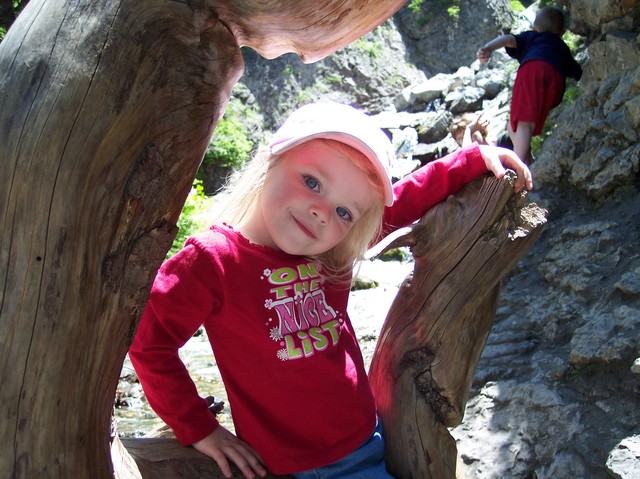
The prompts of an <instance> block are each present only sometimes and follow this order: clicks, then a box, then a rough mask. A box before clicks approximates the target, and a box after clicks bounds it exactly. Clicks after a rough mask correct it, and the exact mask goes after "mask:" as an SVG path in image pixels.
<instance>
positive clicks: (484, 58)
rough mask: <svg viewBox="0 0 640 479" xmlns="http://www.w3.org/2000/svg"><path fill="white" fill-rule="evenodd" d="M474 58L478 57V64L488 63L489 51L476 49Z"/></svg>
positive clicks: (483, 48)
mask: <svg viewBox="0 0 640 479" xmlns="http://www.w3.org/2000/svg"><path fill="white" fill-rule="evenodd" d="M476 56H477V57H478V60H480V63H487V62H488V61H489V58H491V50H489V49H488V48H485V47H482V48H480V49H478V52H477V53H476Z"/></svg>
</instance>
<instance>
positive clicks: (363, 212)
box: [129, 103, 532, 478]
mask: <svg viewBox="0 0 640 479" xmlns="http://www.w3.org/2000/svg"><path fill="white" fill-rule="evenodd" d="M392 159H393V149H392V146H391V142H390V141H389V139H388V138H387V136H386V135H385V134H384V133H383V132H382V130H380V129H379V128H378V127H377V126H376V124H375V122H374V121H373V120H372V119H371V118H370V117H368V116H367V115H365V114H364V113H362V112H360V111H358V110H356V109H354V108H351V107H349V106H346V105H341V104H334V103H326V104H310V105H306V106H303V107H301V108H300V109H298V110H297V111H295V112H294V113H293V114H292V115H291V116H290V117H289V118H288V120H287V121H286V122H285V123H284V124H283V125H282V127H281V128H280V129H279V130H278V131H277V132H276V133H275V134H274V136H273V138H272V140H271V142H270V144H269V146H268V148H267V149H266V150H264V151H261V152H258V154H257V155H256V156H255V158H254V159H253V160H252V161H250V162H248V164H247V165H246V167H245V168H244V169H243V170H242V171H241V172H239V174H237V175H236V177H235V178H234V179H233V180H232V181H231V183H230V185H229V186H228V188H227V189H226V190H225V192H224V193H223V195H222V198H221V200H220V201H219V202H218V203H219V205H220V211H219V214H218V216H217V217H216V218H215V224H214V225H213V226H212V227H211V229H210V230H209V231H207V232H204V233H201V234H198V235H196V236H194V237H193V238H190V239H189V240H188V241H187V242H186V244H185V246H184V248H183V249H182V250H181V251H180V252H179V253H178V254H176V255H175V256H173V257H172V258H171V259H169V260H168V261H166V262H165V263H164V264H163V265H162V267H161V268H160V270H159V271H158V274H157V276H156V279H155V282H154V284H153V288H152V290H151V295H150V298H149V301H148V303H147V305H146V307H145V310H144V313H143V315H142V318H141V321H140V324H139V327H138V331H137V333H136V335H135V338H134V340H133V344H132V345H131V349H130V352H129V354H130V358H131V361H132V363H133V365H134V367H135V369H136V371H137V373H138V376H139V379H140V382H141V384H142V386H143V389H144V392H145V394H146V396H147V399H148V401H149V404H150V405H151V407H152V408H153V409H154V410H155V411H156V413H157V414H158V415H159V416H160V417H161V418H162V419H163V420H164V421H165V422H166V424H168V425H169V426H170V427H171V428H172V429H173V431H174V433H175V435H176V437H177V438H178V440H179V441H180V442H181V443H182V444H184V445H193V446H194V447H195V448H196V449H197V450H199V451H200V452H202V453H204V454H206V455H208V456H210V457H212V458H213V459H214V460H215V461H216V462H217V463H218V465H219V466H220V468H221V470H222V472H223V474H224V475H225V476H226V477H231V467H230V463H234V464H235V465H236V466H237V467H238V468H239V469H240V470H241V471H242V473H243V474H244V476H245V477H247V478H253V477H255V476H256V475H258V476H264V475H265V474H266V471H267V470H269V471H271V472H272V473H275V474H293V475H294V476H295V477H296V478H311V477H314V478H315V477H320V476H318V475H317V474H318V473H321V474H325V475H323V476H322V477H336V478H337V477H352V478H353V477H367V478H390V477H391V476H390V475H389V474H388V473H387V472H386V468H385V464H384V459H383V453H384V444H383V440H382V434H381V425H380V424H379V422H378V419H377V415H376V405H375V401H374V397H373V394H372V391H371V389H370V386H369V382H368V380H367V373H366V371H365V366H364V361H363V358H362V354H361V351H360V348H359V346H358V343H357V339H356V334H355V331H354V328H353V326H352V324H351V321H350V320H349V317H348V314H347V301H348V299H349V287H350V283H351V276H352V271H353V267H354V263H355V262H356V261H357V260H359V259H361V258H362V257H363V255H364V253H365V252H366V250H367V249H368V247H369V246H370V245H371V244H372V242H374V240H377V239H380V238H381V237H382V233H383V232H384V233H389V232H391V231H393V230H394V229H397V228H399V227H403V226H406V225H409V224H411V223H413V222H414V221H416V220H417V219H419V218H420V217H422V216H423V214H424V213H425V212H426V211H427V210H428V209H429V208H431V207H432V206H434V205H435V204H437V203H439V202H440V201H442V200H444V199H445V198H446V197H447V196H448V195H450V194H452V193H455V192H456V191H458V190H459V189H460V188H462V186H464V184H465V183H467V182H469V181H471V180H473V179H475V178H476V177H478V176H480V175H482V174H484V173H486V172H487V171H488V170H489V171H491V172H493V173H494V174H495V175H496V176H497V177H502V176H503V175H504V173H505V169H504V167H503V165H502V163H504V165H506V166H507V167H509V168H511V169H513V170H515V171H516V173H517V175H518V178H517V181H516V184H515V186H514V188H515V190H516V191H519V190H521V189H522V188H527V189H531V188H532V180H531V174H530V172H529V170H528V168H527V167H526V166H525V165H524V164H523V163H522V162H521V161H520V160H519V159H518V158H517V157H516V156H515V155H514V154H513V152H511V151H509V150H505V149H501V148H498V147H491V146H478V145H475V144H474V145H472V146H471V147H469V148H465V149H461V150H458V151H456V152H455V153H452V154H451V155H449V156H447V157H445V158H443V159H441V160H437V161H434V162H431V163H429V164H427V165H425V166H424V167H422V168H420V169H419V170H417V171H416V172H414V173H412V174H411V175H410V176H409V177H407V178H405V179H403V180H401V181H399V182H397V183H396V184H395V185H393V186H392V184H391V181H390V179H389V176H388V173H387V171H388V166H389V163H390V161H391V160H392ZM501 161H502V163H501ZM201 325H204V327H205V330H206V332H207V335H208V338H209V341H210V342H211V345H212V348H213V352H214V354H215V357H216V361H217V364H218V367H219V369H220V372H221V375H222V378H223V381H224V384H225V388H226V390H227V393H228V398H229V403H230V407H231V412H232V416H233V421H234V427H235V432H236V434H237V435H234V434H232V433H231V432H230V431H229V430H227V429H226V428H224V427H223V426H221V425H219V424H218V422H217V420H216V418H215V416H214V415H213V414H212V413H211V412H210V411H209V408H208V404H207V402H206V400H205V399H203V398H201V397H199V395H198V392H197V390H196V387H195V385H194V383H193V381H192V380H191V378H190V377H189V374H188V371H187V369H186V368H185V366H184V364H183V363H182V361H181V360H180V358H179V355H178V349H179V348H180V347H181V346H183V345H184V344H185V343H186V342H187V341H188V340H189V339H190V338H191V336H192V335H193V334H194V333H195V332H196V330H197V329H198V328H199V327H200V326H201Z"/></svg>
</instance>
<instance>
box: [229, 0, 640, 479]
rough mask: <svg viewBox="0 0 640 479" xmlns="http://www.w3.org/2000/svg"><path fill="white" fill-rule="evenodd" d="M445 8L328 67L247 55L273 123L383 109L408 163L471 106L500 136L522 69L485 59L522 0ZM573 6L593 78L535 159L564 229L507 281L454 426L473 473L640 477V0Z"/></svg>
mask: <svg viewBox="0 0 640 479" xmlns="http://www.w3.org/2000/svg"><path fill="white" fill-rule="evenodd" d="M427 3H429V2H427ZM431 3H432V5H433V6H432V7H430V8H429V9H427V8H426V7H423V9H422V10H421V11H420V12H419V13H420V14H419V15H416V14H415V12H411V11H410V10H409V9H408V8H405V9H403V10H401V11H400V12H399V13H398V14H397V15H396V16H395V18H394V19H393V20H392V21H389V22H387V23H386V24H385V25H384V26H383V27H382V28H381V29H378V30H377V31H376V32H374V33H372V34H370V35H367V36H366V37H364V38H363V39H361V40H359V41H358V42H356V43H354V44H353V45H351V46H349V47H347V48H345V49H344V50H343V51H341V52H338V53H336V54H334V55H332V56H331V57H329V58H327V59H325V60H323V61H322V62H319V63H316V64H313V65H302V64H300V63H299V62H298V61H297V60H296V59H295V58H289V57H285V58H280V59H277V60H273V61H270V62H267V61H264V60H260V59H258V58H257V57H256V56H254V55H253V54H251V52H246V55H245V59H246V62H247V66H246V73H245V75H244V77H243V79H242V82H243V84H244V85H246V87H247V90H248V92H249V94H250V95H251V96H252V98H254V99H255V102H256V105H257V106H258V107H259V109H260V110H261V111H262V114H263V115H264V116H265V127H266V129H267V130H269V129H271V128H272V127H273V126H274V125H275V124H278V123H279V122H280V121H281V120H282V118H283V117H284V115H286V113H287V112H288V111H289V110H290V109H291V108H293V107H294V106H296V105H297V104H300V103H303V102H305V101H309V100H315V99H321V98H322V99H324V98H331V99H334V100H341V101H345V102H348V103H351V104H354V105H358V106H360V107H362V108H364V109H365V110H368V111H369V112H370V113H372V114H379V115H378V116H377V118H379V121H380V122H381V125H382V126H384V127H385V128H387V130H388V131H389V132H390V134H394V141H395V142H396V145H397V147H398V150H399V153H400V154H399V156H400V157H401V158H404V159H405V161H408V162H409V166H408V167H407V168H409V167H412V165H413V164H414V163H411V162H412V161H413V162H415V161H416V160H417V161H420V162H424V161H428V160H429V159H431V158H433V157H435V156H438V155H440V154H443V153H446V152H447V151H449V150H450V149H451V148H455V143H453V141H452V139H451V137H450V135H448V130H447V127H448V124H449V123H450V121H451V119H452V118H453V117H454V116H455V115H457V114H460V113H462V112H463V111H476V110H482V111H484V112H485V114H487V115H488V116H489V117H490V118H491V121H492V127H493V128H494V129H495V131H494V135H497V134H498V133H499V132H500V131H501V130H502V129H503V128H504V124H505V121H506V115H507V113H508V102H509V91H510V90H509V88H510V85H511V84H512V79H513V75H514V73H515V69H516V66H517V65H513V63H512V62H510V61H509V60H508V59H507V58H506V57H504V56H500V55H496V58H495V59H494V60H492V62H491V64H489V66H488V67H482V68H481V67H480V66H479V65H478V64H477V63H474V59H475V58H474V55H475V51H476V50H477V47H478V46H479V45H480V44H482V43H484V42H485V41H486V40H488V39H490V38H492V37H494V36H495V35H497V34H499V33H500V32H501V31H502V30H505V29H507V28H509V26H510V25H512V22H513V20H514V19H513V16H512V14H511V13H510V10H509V9H508V2H506V1H499V0H489V1H486V0H483V1H480V0H469V1H466V2H465V1H462V2H457V3H458V4H459V5H460V7H461V10H460V14H459V15H458V17H456V18H450V17H448V16H447V15H444V14H443V13H442V11H443V9H442V6H441V5H440V6H438V5H439V2H431ZM564 3H565V4H566V6H567V7H568V9H569V10H570V12H571V18H572V23H571V25H572V27H571V28H572V31H573V32H574V33H576V34H579V35H581V36H582V37H583V42H582V43H583V44H582V47H581V48H580V52H579V54H578V58H579V60H580V61H581V63H582V64H583V68H584V76H583V78H582V80H581V81H580V83H579V84H578V87H579V90H580V94H579V95H578V96H577V98H576V99H575V101H574V102H573V103H571V104H566V103H565V104H563V105H562V106H561V107H559V108H558V109H557V110H556V111H554V114H553V115H552V116H551V117H550V118H549V120H548V121H549V122H550V123H549V124H550V125H552V126H553V125H555V128H553V129H552V132H551V134H550V135H549V136H548V137H547V138H546V140H545V142H544V145H543V147H542V149H541V150H540V151H539V152H538V154H537V158H536V161H535V163H534V164H533V167H532V171H533V174H534V180H535V182H536V188H537V189H536V191H534V192H532V193H531V194H530V198H531V200H532V201H535V202H537V203H539V204H541V205H542V206H543V207H545V208H546V209H547V210H548V211H549V221H548V226H547V227H546V229H545V231H544V232H543V234H542V236H541V238H540V239H539V240H538V242H537V243H536V245H535V246H534V247H533V248H532V249H531V251H530V252H529V254H528V255H527V256H526V257H525V258H524V259H523V260H522V261H521V262H520V263H519V264H518V266H517V267H516V269H515V270H514V271H513V272H512V273H511V275H510V276H509V278H508V279H507V280H506V281H505V282H504V284H503V289H502V296H501V301H500V305H499V308H498V313H497V316H496V320H495V325H494V328H493V331H492V334H491V336H490V338H489V340H488V344H487V346H486V348H485V351H484V353H483V356H482V359H481V361H480V364H479V366H478V370H477V373H476V376H475V380H474V391H473V393H472V397H471V398H470V400H469V403H468V407H467V411H466V416H465V420H464V422H463V424H462V425H461V426H459V427H458V428H456V429H455V430H453V431H452V432H453V434H454V436H455V437H456V439H457V441H458V449H459V451H460V453H461V458H462V465H461V469H462V473H463V475H464V476H465V477H468V478H523V479H524V478H527V479H528V478H603V479H604V478H608V477H618V478H629V479H630V478H632V477H635V478H637V477H640V421H639V420H640V379H639V378H640V360H638V359H637V358H638V357H639V356H640V195H639V194H638V190H639V187H640V181H639V176H638V171H639V168H640V166H639V165H640V143H639V142H638V134H639V133H638V132H639V131H640V36H639V33H640V2H638V1H637V0H625V1H618V2H609V1H604V0H589V1H588V0H572V1H568V2H564ZM438 8H439V10H438ZM265 78H269V79H270V82H269V83H268V84H267V82H265ZM272 79H273V80H274V83H275V84H273V83H272V82H271V80H272ZM245 95H247V91H246V90H245ZM399 168H400V169H402V168H401V167H400V166H399Z"/></svg>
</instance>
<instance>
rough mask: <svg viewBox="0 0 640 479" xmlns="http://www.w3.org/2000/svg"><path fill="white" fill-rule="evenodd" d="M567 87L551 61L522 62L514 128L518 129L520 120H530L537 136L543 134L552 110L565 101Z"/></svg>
mask: <svg viewBox="0 0 640 479" xmlns="http://www.w3.org/2000/svg"><path fill="white" fill-rule="evenodd" d="M564 89H565V80H564V77H563V76H562V75H560V73H558V71H557V70H556V69H555V68H553V67H552V66H551V65H550V64H549V63H547V62H545V61H542V60H530V61H528V62H526V63H524V64H522V65H520V68H518V73H517V74H516V81H515V83H514V85H513V95H512V96H511V115H510V121H511V129H512V130H513V131H516V130H517V128H518V122H519V121H527V122H531V123H535V125H536V127H535V129H534V130H533V136H536V135H539V134H540V133H542V127H543V126H544V122H545V120H546V119H547V116H549V112H550V111H551V109H552V108H554V107H556V106H558V104H560V102H561V101H562V96H563V95H564Z"/></svg>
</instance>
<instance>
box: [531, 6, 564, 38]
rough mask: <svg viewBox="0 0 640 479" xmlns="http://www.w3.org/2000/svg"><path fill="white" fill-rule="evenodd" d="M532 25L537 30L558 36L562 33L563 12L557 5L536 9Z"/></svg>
mask: <svg viewBox="0 0 640 479" xmlns="http://www.w3.org/2000/svg"><path fill="white" fill-rule="evenodd" d="M533 26H534V27H536V28H537V30H538V31H539V32H549V33H553V34H555V35H558V36H562V34H563V33H564V29H565V27H564V13H563V12H562V10H561V9H559V8H558V7H553V6H546V7H542V8H541V9H540V10H538V13H537V14H536V19H535V20H534V22H533Z"/></svg>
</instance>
